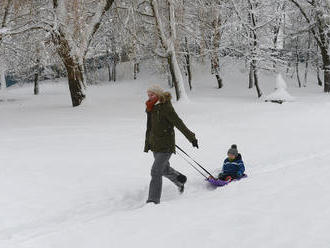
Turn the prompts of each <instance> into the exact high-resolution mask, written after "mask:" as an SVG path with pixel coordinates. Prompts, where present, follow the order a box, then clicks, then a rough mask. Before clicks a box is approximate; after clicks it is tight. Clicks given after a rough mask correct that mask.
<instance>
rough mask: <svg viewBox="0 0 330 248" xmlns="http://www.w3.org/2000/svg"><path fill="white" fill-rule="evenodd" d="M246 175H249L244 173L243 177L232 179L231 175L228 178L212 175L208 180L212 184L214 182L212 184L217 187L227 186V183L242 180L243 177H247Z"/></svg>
mask: <svg viewBox="0 0 330 248" xmlns="http://www.w3.org/2000/svg"><path fill="white" fill-rule="evenodd" d="M246 177H247V175H246V174H243V176H242V177H240V178H235V179H232V178H231V177H230V176H229V177H227V180H221V179H215V178H212V177H210V178H208V179H207V181H208V182H209V183H210V184H212V185H214V186H216V187H223V186H225V185H227V184H229V183H231V182H235V181H239V180H241V179H242V178H246Z"/></svg>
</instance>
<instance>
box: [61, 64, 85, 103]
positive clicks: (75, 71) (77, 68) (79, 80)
mask: <svg viewBox="0 0 330 248" xmlns="http://www.w3.org/2000/svg"><path fill="white" fill-rule="evenodd" d="M65 68H66V71H67V73H68V82H69V89H70V93H71V100H72V106H73V107H77V106H79V105H80V104H81V102H82V101H83V100H84V99H85V97H86V96H85V93H84V91H83V85H84V74H83V69H82V66H81V65H78V64H77V63H74V62H73V61H72V63H70V64H65Z"/></svg>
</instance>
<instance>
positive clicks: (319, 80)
mask: <svg viewBox="0 0 330 248" xmlns="http://www.w3.org/2000/svg"><path fill="white" fill-rule="evenodd" d="M316 70H317V83H318V85H319V86H322V85H323V82H322V80H321V77H320V67H319V66H318V65H317V69H316Z"/></svg>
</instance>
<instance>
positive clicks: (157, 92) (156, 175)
mask: <svg viewBox="0 0 330 248" xmlns="http://www.w3.org/2000/svg"><path fill="white" fill-rule="evenodd" d="M147 93H148V101H147V102H146V112H147V131H146V140H145V147H144V151H145V152H148V151H149V150H151V151H152V152H153V155H154V158H155V161H154V163H153V165H152V168H151V181H150V186H149V196H148V200H147V203H155V204H158V203H159V202H160V197H161V193H162V176H165V177H166V178H168V179H169V180H171V181H172V182H173V183H174V184H175V185H176V186H177V187H178V188H179V191H180V192H181V193H182V192H183V191H184V184H185V182H186V181H187V177H186V176H185V175H183V174H181V173H180V172H178V171H176V170H174V169H173V168H172V167H170V163H169V159H170V157H171V155H172V153H175V134H174V126H175V127H176V128H177V129H179V130H180V131H181V132H182V133H183V135H184V136H185V137H186V138H187V139H188V140H189V141H190V142H191V143H192V145H193V147H196V148H198V141H197V139H196V137H195V134H194V133H193V132H191V131H190V130H189V129H188V128H187V127H186V125H185V124H184V123H183V121H182V120H181V119H180V118H179V116H178V115H177V113H176V112H175V110H174V108H173V106H172V103H171V94H170V93H169V92H164V91H163V89H161V88H160V87H159V86H153V87H151V88H149V89H148V90H147Z"/></svg>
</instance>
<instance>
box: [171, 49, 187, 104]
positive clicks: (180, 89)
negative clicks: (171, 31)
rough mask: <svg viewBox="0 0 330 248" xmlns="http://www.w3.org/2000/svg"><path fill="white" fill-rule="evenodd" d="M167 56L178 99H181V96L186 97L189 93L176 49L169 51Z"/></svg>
mask: <svg viewBox="0 0 330 248" xmlns="http://www.w3.org/2000/svg"><path fill="white" fill-rule="evenodd" d="M167 58H168V60H167V61H168V63H169V68H170V72H171V78H172V83H173V85H174V88H175V93H176V100H177V101H179V100H180V99H181V98H182V99H186V98H187V95H186V92H185V89H184V85H183V78H182V74H181V70H180V67H179V64H178V61H177V58H176V54H175V51H174V50H172V51H171V52H169V56H168V57H167Z"/></svg>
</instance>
